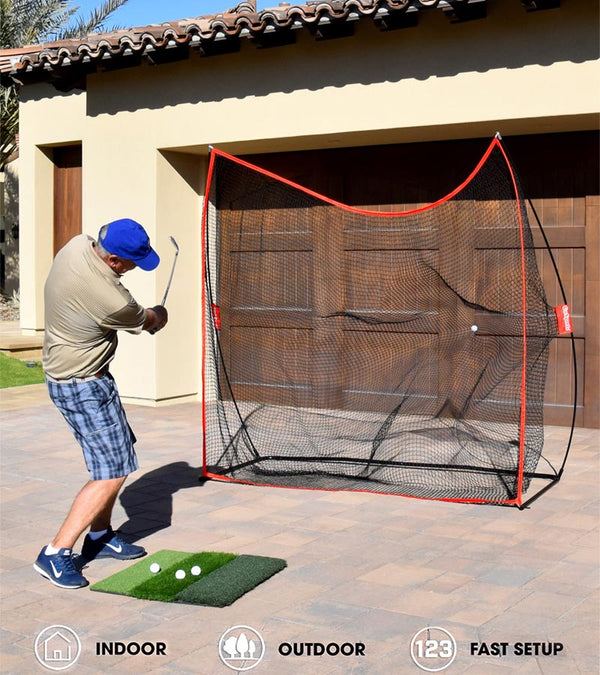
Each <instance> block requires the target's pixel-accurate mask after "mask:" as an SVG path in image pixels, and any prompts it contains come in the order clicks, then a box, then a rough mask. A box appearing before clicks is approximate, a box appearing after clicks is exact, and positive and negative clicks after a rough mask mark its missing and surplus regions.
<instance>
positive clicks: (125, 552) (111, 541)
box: [81, 527, 146, 561]
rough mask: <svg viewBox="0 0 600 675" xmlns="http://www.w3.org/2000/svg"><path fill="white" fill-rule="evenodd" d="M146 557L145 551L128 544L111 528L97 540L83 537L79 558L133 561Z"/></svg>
mask: <svg viewBox="0 0 600 675" xmlns="http://www.w3.org/2000/svg"><path fill="white" fill-rule="evenodd" d="M144 555H146V549H145V548H143V547H142V546H136V545H135V544H128V543H127V542H126V541H125V540H124V539H122V538H121V535H120V534H118V533H117V532H115V531H114V530H113V529H112V527H109V528H108V532H106V533H105V534H103V535H102V536H101V537H100V538H99V539H96V540H94V539H91V538H90V535H89V534H86V535H85V539H84V540H83V546H82V547H81V557H82V558H83V559H84V560H88V561H89V560H95V559H96V558H116V559H117V560H133V559H134V558H141V557H142V556H144Z"/></svg>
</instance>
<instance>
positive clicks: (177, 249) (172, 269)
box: [160, 237, 179, 307]
mask: <svg viewBox="0 0 600 675" xmlns="http://www.w3.org/2000/svg"><path fill="white" fill-rule="evenodd" d="M169 239H170V240H171V243H172V244H173V246H174V247H175V257H174V258H173V266H172V267H171V274H169V281H168V282H167V287H166V288H165V294H164V295H163V299H162V302H161V303H160V304H161V305H162V306H163V307H164V306H165V302H167V295H169V289H170V288H171V281H173V273H174V272H175V263H176V262H177V256H178V255H179V246H178V245H177V242H176V241H175V237H169Z"/></svg>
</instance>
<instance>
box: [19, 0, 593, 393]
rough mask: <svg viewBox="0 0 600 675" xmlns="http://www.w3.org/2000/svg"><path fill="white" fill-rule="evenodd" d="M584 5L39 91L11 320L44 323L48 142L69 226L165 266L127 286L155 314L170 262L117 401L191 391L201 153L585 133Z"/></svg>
mask: <svg viewBox="0 0 600 675" xmlns="http://www.w3.org/2000/svg"><path fill="white" fill-rule="evenodd" d="M595 4H596V3H589V2H586V1H585V0H573V1H572V2H569V3H564V7H562V8H561V9H560V10H553V11H547V12H538V13H526V12H524V11H523V9H522V8H521V7H520V6H519V3H500V2H495V3H494V2H492V3H488V5H489V16H488V18H487V19H484V20H480V21H474V22H470V23H464V24H457V25H451V24H450V23H449V22H448V21H447V19H446V18H445V17H444V16H443V15H442V12H441V11H439V10H438V11H431V12H427V13H425V12H424V13H423V17H422V20H421V22H420V24H419V26H418V27H416V28H411V29H405V30H401V31H394V32H389V33H381V32H380V31H378V30H377V29H376V27H375V26H374V25H373V24H372V23H371V22H370V21H366V22H360V23H359V24H358V25H357V28H356V34H355V36H354V37H353V38H345V39H340V40H330V41H322V42H318V41H315V40H314V39H313V38H312V37H311V36H310V35H309V33H308V32H307V31H299V32H298V40H297V44H296V45H293V46H287V47H280V48H275V49H263V50H258V49H256V48H255V47H254V46H252V45H251V44H250V43H249V42H247V41H244V40H242V49H241V51H240V53H237V54H229V55H223V56H219V57H212V58H200V57H198V56H197V55H194V54H192V55H191V56H190V59H189V60H186V61H182V62H178V63H174V64H171V65H163V66H158V67H152V66H148V65H143V66H141V67H138V68H133V69H125V70H121V71H115V72H112V73H104V74H102V73H99V74H95V75H91V76H89V77H88V87H87V92H86V93H76V94H71V95H62V94H58V93H57V92H54V90H53V89H52V88H51V87H50V86H49V85H35V86H31V87H28V88H27V89H26V90H25V92H24V102H23V104H22V106H21V115H22V117H21V120H22V135H21V158H22V180H21V231H22V237H21V245H22V246H21V261H22V268H21V270H22V271H21V275H22V282H21V287H22V325H23V327H24V328H26V329H37V330H39V329H41V328H43V303H42V295H41V291H42V287H43V281H44V278H45V275H46V273H47V270H48V268H49V265H50V263H51V257H52V245H51V244H52V242H51V236H52V234H51V233H52V208H51V204H52V178H51V169H52V163H51V161H50V159H49V156H48V152H47V151H46V150H45V147H46V146H49V145H53V144H57V143H64V142H77V141H81V142H82V145H83V227H84V231H86V232H90V233H96V232H97V230H98V227H99V226H100V225H101V224H102V223H104V222H107V221H109V220H111V219H114V218H118V217H124V216H128V217H132V218H136V219H137V220H139V221H140V222H142V223H143V224H144V225H145V227H146V228H147V230H148V232H149V233H150V236H151V239H152V241H153V243H154V244H155V246H156V248H157V249H158V251H159V252H160V253H161V254H162V256H163V258H164V262H163V264H162V265H161V266H160V267H159V268H158V271H157V272H155V273H144V272H141V271H139V270H136V271H134V272H132V273H130V274H128V275H127V277H126V278H125V283H126V285H127V286H128V287H129V288H130V290H131V291H132V292H133V294H134V295H135V296H136V298H137V299H138V300H139V301H140V302H141V303H143V304H145V305H153V304H155V303H156V302H158V301H159V299H160V297H161V295H162V292H163V289H164V285H165V283H166V280H167V277H168V273H169V268H170V264H171V260H172V250H171V247H170V244H169V241H168V236H169V235H174V236H175V237H176V238H177V240H178V241H179V243H180V246H181V254H180V260H179V263H178V269H177V271H176V276H175V281H174V283H173V287H172V291H171V295H170V297H169V302H168V307H169V311H170V317H171V320H170V324H169V326H168V328H167V329H166V330H165V331H163V332H162V333H161V334H159V335H157V336H155V337H152V336H149V335H143V336H141V337H132V336H128V335H125V336H124V337H123V338H122V340H121V347H120V350H119V354H118V357H117V360H116V362H115V366H114V369H113V370H114V372H115V374H116V376H117V379H118V381H119V385H120V388H121V392H122V394H123V395H124V396H125V397H126V398H127V399H130V400H135V401H138V402H142V403H143V402H146V403H151V402H154V401H170V400H174V399H177V397H185V396H189V395H192V396H193V395H195V394H196V393H197V392H198V391H199V387H200V382H201V377H200V364H199V353H200V344H201V340H200V312H199V310H200V300H199V298H200V295H199V293H200V282H201V280H200V261H201V251H200V232H199V227H200V214H201V208H202V191H203V186H204V180H205V171H206V161H205V158H206V153H207V147H208V145H209V144H213V145H215V146H218V147H221V148H223V149H226V150H228V151H230V152H238V153H241V152H273V151H282V150H289V149H308V148H327V147H342V146H347V145H359V144H372V143H396V142H414V141H422V140H436V139H450V138H463V137H465V138H466V137H475V136H486V135H488V136H492V135H493V134H494V132H496V131H497V130H499V131H500V132H502V133H503V134H505V135H507V134H523V133H541V132H546V131H548V132H551V131H569V130H577V129H588V128H594V127H595V125H596V124H597V113H598V111H599V110H600V95H599V90H598V82H600V68H599V64H598V61H597V59H596V52H597V37H598V36H597V8H596V7H595Z"/></svg>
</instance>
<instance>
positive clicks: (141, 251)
mask: <svg viewBox="0 0 600 675" xmlns="http://www.w3.org/2000/svg"><path fill="white" fill-rule="evenodd" d="M100 244H102V247H103V248H104V249H105V250H106V251H108V252H109V253H112V254H113V255H118V256H119V258H126V259H127V260H132V261H133V262H134V263H135V264H136V265H137V266H138V267H141V268H142V269H143V270H146V271H147V272H149V271H150V270H153V269H155V268H156V267H157V266H158V263H159V262H160V258H159V257H158V254H157V253H156V251H155V250H154V249H153V248H152V247H151V246H150V238H149V237H148V235H147V233H146V230H145V229H144V228H143V227H142V226H141V225H140V224H139V223H137V222H136V221H135V220H131V218H121V219H120V220H113V221H112V223H108V226H107V229H106V232H105V233H104V238H103V239H101V240H100Z"/></svg>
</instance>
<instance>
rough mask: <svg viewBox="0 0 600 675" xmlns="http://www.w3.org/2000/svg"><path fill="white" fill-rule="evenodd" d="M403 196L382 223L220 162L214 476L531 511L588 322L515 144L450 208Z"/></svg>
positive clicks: (209, 240)
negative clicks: (555, 375)
mask: <svg viewBox="0 0 600 675" xmlns="http://www.w3.org/2000/svg"><path fill="white" fill-rule="evenodd" d="M442 169H443V167H435V171H438V170H442ZM435 171H434V172H433V173H435ZM367 178H368V170H365V172H364V180H367ZM349 189H350V188H349ZM402 190H403V187H402V185H401V184H399V185H398V194H397V199H396V200H395V201H396V202H397V203H395V204H392V205H391V207H390V208H402V207H403V206H404V208H407V209H408V210H404V211H389V212H388V211H367V210H365V209H361V208H357V207H354V206H349V205H348V204H343V203H341V202H337V201H334V200H332V199H330V198H328V197H326V196H324V195H321V194H318V193H316V192H314V191H312V190H309V189H307V188H305V187H303V186H301V185H298V184H297V183H292V182H291V181H290V180H287V179H286V178H283V177H281V176H278V175H276V174H274V173H271V172H268V171H266V170H264V169H261V168H260V167H258V166H256V165H253V164H250V163H248V162H245V161H244V160H242V159H239V158H236V157H233V156H231V155H228V154H226V153H224V152H222V151H220V150H216V149H213V150H212V152H211V161H210V167H209V175H208V181H207V192H206V199H205V203H204V213H203V225H204V227H203V255H204V260H203V262H204V287H203V312H204V327H205V331H204V336H205V337H204V344H203V353H202V362H203V387H202V392H203V408H202V409H203V430H204V458H203V475H204V476H205V477H208V478H215V479H219V480H229V481H238V482H244V483H252V484H260V485H273V486H280V487H295V488H312V489H323V490H344V489H346V490H362V491H371V492H380V493H387V494H396V495H404V496H409V497H416V498H420V499H441V500H446V501H455V502H470V503H488V504H503V505H511V506H517V507H519V508H524V507H525V506H526V505H527V504H528V503H530V502H531V501H532V500H533V499H535V498H536V497H537V496H539V495H540V494H542V493H543V492H545V491H546V490H547V489H548V488H549V487H550V486H552V485H554V484H556V483H557V482H558V480H559V479H560V477H561V475H562V473H563V469H564V466H565V461H566V457H567V453H568V445H567V448H565V449H564V451H562V450H561V449H555V448H554V447H550V448H549V449H548V450H547V451H545V448H544V419H543V418H544V391H545V386H546V370H547V364H548V359H549V355H550V354H551V345H552V343H553V341H554V339H555V338H557V337H558V336H559V335H560V334H563V333H566V334H568V333H571V338H570V340H571V349H572V352H573V358H572V363H573V364H574V363H575V347H574V341H573V335H572V330H573V329H572V322H571V318H570V314H569V308H568V306H567V304H566V299H565V298H564V292H563V293H562V297H560V294H558V293H556V291H555V287H558V286H560V288H561V290H562V284H560V279H559V278H558V271H557V267H556V265H555V264H554V258H553V255H552V251H551V249H550V247H549V246H548V245H547V240H546V239H545V235H544V233H543V229H542V227H541V224H540V223H539V221H538V222H537V226H536V224H535V222H534V219H533V218H532V216H533V215H535V220H537V215H536V214H535V209H534V207H533V204H531V202H529V203H528V202H527V201H526V200H525V198H524V196H523V193H522V191H521V187H520V185H519V180H518V177H517V174H516V172H515V169H514V167H513V166H512V164H511V162H510V160H509V157H508V155H507V152H506V151H505V149H504V146H503V144H502V142H501V139H500V137H499V136H497V137H496V138H494V139H493V141H492V142H491V144H490V145H489V147H488V149H487V151H486V152H485V153H484V155H483V156H482V158H481V160H480V161H479V163H478V164H477V166H476V167H475V168H474V169H473V171H472V173H471V174H470V175H469V176H467V177H466V179H465V180H464V182H463V183H461V184H460V185H458V186H457V187H456V188H455V189H454V190H452V191H451V192H449V193H448V194H447V195H446V196H444V197H442V198H440V199H438V200H437V201H435V202H433V203H430V204H426V205H423V204H413V203H411V204H403V202H404V201H405V200H404V198H403V192H402ZM348 197H349V198H351V197H352V195H351V194H349V195H348ZM530 220H531V222H532V224H533V227H532V226H531V225H530ZM534 235H535V236H534ZM540 269H541V270H543V278H542V276H541V275H540ZM547 291H548V292H549V293H550V292H551V293H552V298H553V300H552V302H553V304H556V302H559V303H561V304H559V306H552V305H551V304H550V303H549V302H548V301H547V298H546V292H547ZM568 340H569V338H568V337H563V338H562V341H561V349H562V348H563V346H564V347H565V348H566V349H568V346H569V343H568ZM552 349H554V350H556V349H557V347H556V345H554V346H552ZM553 353H554V352H553ZM568 377H570V375H569V376H568V375H567V374H566V373H565V385H564V386H566V387H568V386H569V379H568ZM573 381H574V382H576V378H575V370H574V374H573ZM561 386H562V385H561ZM573 389H574V393H573V402H574V401H575V400H576V385H574V387H573ZM574 413H575V406H574V405H573V423H574V420H575V417H574ZM571 435H572V434H571ZM569 444H570V439H569ZM526 494H527V496H526Z"/></svg>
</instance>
